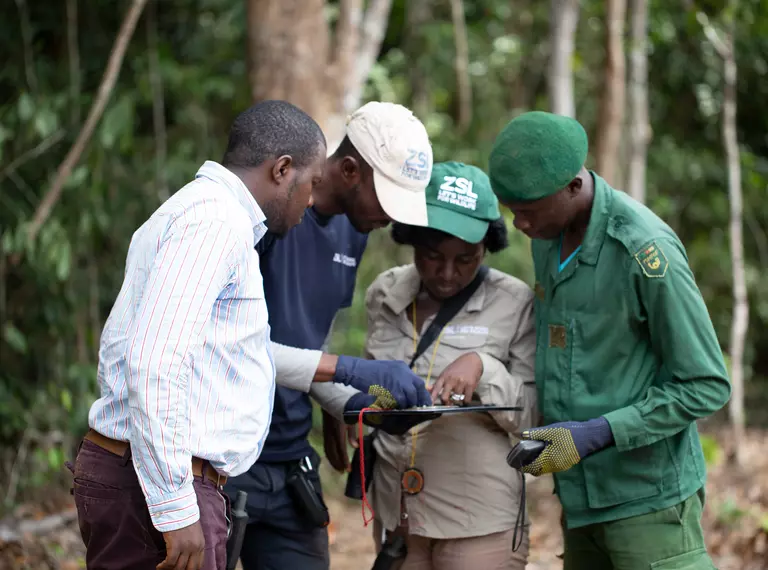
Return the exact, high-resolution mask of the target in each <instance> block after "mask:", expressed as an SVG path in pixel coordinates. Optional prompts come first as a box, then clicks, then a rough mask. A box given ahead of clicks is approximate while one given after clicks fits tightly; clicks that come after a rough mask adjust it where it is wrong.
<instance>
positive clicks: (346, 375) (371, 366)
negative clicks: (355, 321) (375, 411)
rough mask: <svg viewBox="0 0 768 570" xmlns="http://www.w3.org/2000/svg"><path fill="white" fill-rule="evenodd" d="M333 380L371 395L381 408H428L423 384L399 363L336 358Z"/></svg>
mask: <svg viewBox="0 0 768 570" xmlns="http://www.w3.org/2000/svg"><path fill="white" fill-rule="evenodd" d="M333 381H334V382H339V383H341V384H346V385H347V386H352V387H353V388H356V389H358V390H360V391H361V392H363V393H364V394H369V395H371V396H375V397H376V400H375V402H376V405H377V406H379V407H381V408H387V409H389V408H395V407H398V408H412V407H414V406H430V405H432V398H431V397H430V396H429V392H427V388H426V386H424V381H423V380H422V379H421V378H419V377H418V376H416V374H414V373H413V372H411V369H410V368H408V366H407V365H406V364H405V363H404V362H400V361H395V360H364V359H362V358H354V357H351V356H339V360H338V362H337V363H336V373H335V374H334V376H333Z"/></svg>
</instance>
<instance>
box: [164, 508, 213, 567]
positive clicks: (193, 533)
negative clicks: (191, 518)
mask: <svg viewBox="0 0 768 570" xmlns="http://www.w3.org/2000/svg"><path fill="white" fill-rule="evenodd" d="M163 538H164V539H165V560H163V561H162V562H161V563H160V564H158V565H157V570H200V568H202V567H203V556H204V554H205V537H204V536H203V527H202V526H200V521H199V520H198V521H197V522H196V523H194V524H192V525H190V526H186V527H184V528H180V529H178V530H171V531H168V532H164V533H163Z"/></svg>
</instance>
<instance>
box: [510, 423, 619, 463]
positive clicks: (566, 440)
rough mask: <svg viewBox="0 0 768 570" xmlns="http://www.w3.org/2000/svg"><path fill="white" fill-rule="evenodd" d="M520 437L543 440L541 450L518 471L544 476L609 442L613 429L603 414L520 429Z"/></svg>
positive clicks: (598, 449)
mask: <svg viewBox="0 0 768 570" xmlns="http://www.w3.org/2000/svg"><path fill="white" fill-rule="evenodd" d="M523 439H530V440H536V441H543V442H544V443H546V444H547V446H546V447H545V448H544V451H542V452H541V454H539V456H538V457H537V458H536V459H535V460H534V461H533V462H532V463H529V464H528V465H526V466H524V467H523V468H522V469H521V471H522V472H523V473H529V474H530V475H535V476H539V475H544V474H545V473H557V472H559V471H565V470H567V469H570V468H571V467H573V466H574V465H576V464H577V463H578V462H579V461H581V460H582V459H584V458H585V457H587V456H588V455H590V454H592V453H595V452H596V451H600V450H601V449H604V448H606V447H608V446H609V445H612V444H613V443H614V441H613V432H611V426H610V425H609V424H608V420H606V419H605V418H603V417H600V418H597V419H595V420H589V421H588V422H561V423H556V424H550V425H548V426H544V427H540V428H533V429H530V430H526V431H524V432H523Z"/></svg>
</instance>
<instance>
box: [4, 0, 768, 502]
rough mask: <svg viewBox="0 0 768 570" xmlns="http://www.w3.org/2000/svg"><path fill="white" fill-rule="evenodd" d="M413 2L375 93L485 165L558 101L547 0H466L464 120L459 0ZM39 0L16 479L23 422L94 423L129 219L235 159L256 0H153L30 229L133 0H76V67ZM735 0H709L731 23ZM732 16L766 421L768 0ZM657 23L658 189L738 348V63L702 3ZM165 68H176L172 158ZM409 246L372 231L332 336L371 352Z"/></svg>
mask: <svg viewBox="0 0 768 570" xmlns="http://www.w3.org/2000/svg"><path fill="white" fill-rule="evenodd" d="M336 4H337V2H335V1H334V2H331V3H330V5H329V11H328V17H329V18H330V19H332V18H335V17H336V16H335V14H337V10H336ZM414 5H415V2H407V1H406V0H395V2H394V3H393V10H392V15H391V18H390V23H389V28H388V30H387V34H386V37H385V42H384V46H383V49H382V52H381V54H380V57H379V60H378V62H377V64H376V65H375V66H374V68H373V70H372V72H371V74H370V77H369V80H368V83H367V85H366V88H365V93H364V96H365V98H366V99H381V100H388V101H397V102H401V103H404V104H406V105H409V106H411V107H412V108H413V109H414V110H415V111H416V112H417V114H419V115H420V117H421V118H422V119H423V120H424V122H425V124H426V125H427V128H428V130H429V133H430V136H431V138H432V141H433V144H434V154H435V159H436V160H448V159H451V160H461V161H464V162H468V163H471V164H476V165H478V166H480V167H486V166H487V156H488V152H489V150H490V147H491V145H492V143H493V139H494V137H495V135H496V134H497V133H498V132H499V130H500V129H501V128H502V127H503V125H504V124H505V123H506V122H507V121H508V120H509V119H510V118H512V117H513V116H515V115H516V114H518V113H520V112H522V111H524V110H527V109H533V108H539V109H546V108H547V98H546V66H547V62H548V53H549V35H548V34H549V3H547V2H540V1H534V0H515V1H514V2H507V1H501V0H465V7H466V18H467V29H468V41H469V53H470V62H469V63H470V64H469V74H470V80H471V84H472V96H473V104H472V113H473V115H472V121H471V124H470V125H469V128H468V129H467V131H466V132H461V131H460V130H459V129H458V127H457V124H456V116H457V109H458V101H457V88H456V77H455V69H454V40H453V29H452V24H451V18H450V8H449V6H448V4H447V3H437V2H431V3H430V5H431V8H430V10H431V13H429V14H427V16H428V17H427V19H426V21H424V22H423V23H421V24H419V25H417V26H410V24H409V17H408V12H409V10H412V9H413V7H414ZM116 6H118V9H116ZM27 7H28V12H29V28H30V30H31V32H32V38H31V41H30V42H26V41H25V39H24V38H23V37H22V34H21V29H22V26H21V25H20V21H19V17H20V15H19V12H18V10H15V9H14V8H13V6H12V4H9V5H8V9H7V10H6V12H5V15H6V16H7V17H6V18H5V19H4V20H3V21H2V23H1V24H0V28H2V31H3V33H2V34H0V51H2V53H8V54H14V56H13V57H11V58H7V61H4V64H3V65H2V66H0V89H1V90H2V92H3V97H1V98H0V165H2V166H0V360H1V362H2V365H1V366H0V481H4V479H5V478H6V477H7V476H8V473H7V471H4V470H6V467H4V466H6V465H10V464H11V463H12V460H13V458H14V457H15V456H16V451H17V443H18V442H19V441H20V439H21V438H22V436H23V434H24V433H25V431H26V430H30V429H33V430H34V431H36V432H39V433H46V432H55V431H61V432H62V433H65V434H70V435H71V437H72V438H77V437H79V435H81V434H82V433H83V431H84V430H85V429H86V427H87V411H88V408H89V406H90V404H91V402H92V401H93V399H94V398H95V397H96V394H97V383H96V363H97V353H98V341H99V335H100V330H101V327H102V326H103V322H104V319H105V318H106V316H107V314H108V312H109V310H110V308H111V306H112V303H113V301H114V298H115V295H116V294H117V291H118V290H119V287H120V283H121V281H122V277H123V265H124V260H125V255H126V251H127V247H128V244H129V242H130V239H131V235H132V233H133V232H134V231H135V230H136V228H137V227H138V226H139V225H140V224H141V223H142V222H143V221H144V220H145V219H146V218H147V217H148V215H149V214H150V213H151V212H152V211H153V210H154V209H155V208H156V207H157V206H158V205H159V204H160V203H161V201H162V200H163V198H164V196H165V194H164V192H165V190H166V189H167V190H168V191H170V192H173V191H175V190H176V189H178V188H180V187H181V186H182V185H184V184H185V183H186V182H187V181H188V180H189V179H190V178H191V177H192V176H193V175H194V173H195V171H196V169H197V168H198V166H199V165H200V164H201V163H202V162H203V161H204V160H206V159H214V160H216V159H219V158H220V156H221V154H222V152H223V149H224V146H225V144H226V137H227V128H228V125H229V123H230V121H231V119H232V118H233V116H234V115H235V114H236V113H237V112H238V111H240V110H241V109H243V108H244V107H245V106H247V105H248V103H249V100H250V89H249V86H248V82H247V71H246V70H247V62H246V49H245V42H246V35H247V34H246V28H245V22H246V18H245V2H228V1H226V0H163V1H162V2H155V6H154V7H155V10H156V24H157V38H158V42H157V53H156V59H157V62H158V64H157V69H154V68H153V67H152V61H154V59H153V58H152V57H151V55H152V54H151V53H150V47H149V43H148V34H147V31H148V30H147V26H148V24H149V20H148V18H147V14H146V13H145V14H144V15H143V16H142V18H141V20H140V21H139V24H138V27H137V29H136V33H135V35H134V37H133V39H132V40H131V42H130V45H129V47H128V51H127V54H126V58H125V61H124V65H123V69H122V71H121V74H120V77H119V79H118V81H117V84H116V87H115V90H114V92H113V94H112V97H111V99H110V102H109V104H108V105H107V108H106V111H105V114H104V116H103V117H102V119H101V121H100V122H99V124H98V126H97V128H96V131H95V133H94V136H93V139H92V140H91V143H90V144H89V146H88V147H87V149H86V150H85V152H84V153H83V155H82V157H81V159H80V161H79V162H78V164H77V166H76V168H75V169H74V171H73V173H72V175H71V176H70V177H69V179H68V180H67V183H66V184H65V187H64V191H63V195H62V197H61V200H60V201H59V203H58V204H57V205H56V207H55V208H54V210H53V213H52V216H51V218H50V219H49V220H48V221H47V223H46V224H45V225H44V227H43V228H42V231H41V233H40V235H39V237H38V239H37V240H36V241H35V242H34V243H28V242H27V240H26V233H25V232H26V228H27V225H28V224H29V222H30V221H31V219H32V216H33V214H34V212H35V209H36V208H37V207H38V206H39V204H40V201H41V200H42V198H43V196H44V195H45V192H46V191H47V189H48V188H49V185H50V182H51V180H52V178H53V176H54V175H55V172H56V169H57V167H58V165H59V164H60V163H61V161H62V160H63V158H64V156H65V155H66V153H67V151H68V149H69V148H70V146H71V145H72V143H73V142H74V140H75V138H76V136H77V133H78V130H79V127H80V125H81V124H82V122H83V120H84V118H85V116H86V115H87V112H88V109H89V106H90V104H91V103H92V102H93V99H94V97H95V96H96V90H97V86H98V83H99V81H100V79H101V77H102V74H103V72H104V68H105V66H106V63H107V59H108V55H109V50H110V48H111V45H112V42H113V40H114V36H115V34H116V33H117V30H118V28H119V25H120V20H121V18H122V15H123V10H124V7H123V6H121V5H119V4H115V3H109V2H107V3H104V2H98V1H96V0H78V14H79V21H78V24H79V35H78V37H77V45H78V48H79V54H78V55H79V67H78V68H77V69H73V68H71V67H70V61H71V59H70V54H69V53H68V48H67V46H68V41H67V18H66V10H65V3H63V2H62V3H53V4H50V5H49V4H46V3H40V2H38V3H34V2H27ZM721 8H722V7H718V6H716V5H715V4H714V3H711V2H709V3H707V6H706V10H707V13H708V14H709V16H710V18H711V19H713V21H717V22H718V23H720V11H721ZM734 17H735V29H736V54H737V60H738V65H739V79H738V81H739V83H738V131H739V133H738V134H739V140H740V142H741V150H742V173H743V183H744V205H745V230H744V232H745V233H744V241H745V253H746V262H747V282H748V283H747V284H748V288H749V296H750V330H749V337H748V344H747V354H746V358H747V363H748V368H747V375H748V379H749V383H748V385H747V394H748V400H747V404H748V413H749V418H750V421H751V422H755V423H758V422H765V421H768V417H766V415H765V414H766V412H764V410H768V401H766V399H767V398H766V396H765V393H766V391H765V389H764V386H765V381H766V380H765V377H766V375H768V326H766V324H768V281H766V280H765V279H761V277H762V274H763V271H764V268H765V267H766V266H768V232H767V231H766V229H765V228H768V209H767V208H765V206H764V197H765V191H766V186H767V185H768V139H767V138H766V136H765V133H766V132H768V115H766V113H765V112H764V109H763V107H764V101H765V100H767V99H768V82H767V81H765V76H766V72H768V61H766V56H765V54H766V53H768V13H766V11H765V10H764V9H761V2H760V0H742V1H741V2H740V3H739V8H738V11H737V12H736V13H735V15H734ZM603 18H604V7H603V3H602V2H597V1H595V0H589V1H587V2H584V3H582V11H581V13H580V17H579V29H578V34H577V39H576V53H575V54H574V59H573V65H574V72H575V89H576V103H577V116H578V117H579V119H580V120H582V122H584V124H585V125H586V127H587V129H588V131H589V132H590V134H594V132H595V127H596V118H597V112H598V102H599V96H600V93H601V89H602V81H603V64H604V53H603V34H604V25H603ZM648 28H649V41H650V47H649V53H650V61H649V69H650V78H649V80H650V119H651V125H652V131H653V138H652V140H651V144H650V148H649V154H648V202H649V205H650V206H651V207H652V208H653V209H654V210H655V211H657V212H658V213H659V214H660V215H661V216H662V217H663V218H664V219H665V220H666V221H667V222H668V223H669V224H670V225H671V226H672V227H673V228H674V229H675V231H677V232H678V233H679V234H680V236H681V237H682V239H683V241H684V243H685V244H686V247H687V251H688V255H689V258H690V261H691V265H692V267H693V269H694V272H695V275H696V277H697V280H698V282H699V285H700V287H701V290H702V294H703V295H704V298H705V300H706V302H707V304H708V306H709V309H710V312H711V315H712V318H713V321H714V323H715V326H716V329H717V332H718V335H719V338H720V339H721V343H722V346H723V347H724V348H727V346H728V342H729V328H730V318H731V306H732V294H731V271H730V252H729V241H728V214H729V212H728V208H729V203H728V196H727V174H726V166H725V160H724V153H723V145H722V140H721V132H720V116H719V112H720V106H721V102H722V95H721V81H722V62H721V61H720V60H719V58H718V56H717V54H716V53H715V51H714V50H713V49H712V47H711V46H710V45H709V43H708V42H707V41H706V39H705V38H704V35H703V34H702V32H701V29H700V25H699V24H698V23H697V21H696V19H695V15H694V14H693V12H692V11H690V10H685V9H684V8H683V6H681V5H679V4H678V3H668V2H662V1H661V0H652V2H651V13H650V22H649V27H648ZM285 64H286V65H293V64H294V63H293V62H285ZM152 73H154V74H155V75H156V78H159V79H160V80H161V81H162V86H163V90H162V94H163V103H164V115H165V121H164V126H165V133H164V135H165V140H166V145H165V147H166V152H165V157H164V159H163V161H162V162H160V159H162V154H161V153H159V149H160V147H159V143H160V140H161V139H160V133H158V132H156V131H155V125H154V104H155V93H154V91H153V87H152V85H153V82H152ZM275 73H280V70H279V69H277V70H275ZM73 78H75V79H78V78H79V79H78V81H77V83H75V84H73V83H72V81H73ZM509 222H510V229H511V228H512V226H511V220H509ZM16 254H23V256H22V262H21V263H19V264H14V263H12V260H13V259H14V257H15V255H16ZM410 261H411V252H410V251H409V250H408V248H402V247H399V246H396V245H395V244H393V243H392V241H391V239H390V238H389V236H388V233H387V231H385V230H380V231H377V232H375V233H374V234H373V235H371V237H370V241H369V246H368V254H367V255H366V257H365V259H364V261H363V263H362V265H361V267H360V272H359V277H358V282H357V294H356V296H355V299H354V302H353V305H352V307H351V309H350V311H348V312H347V314H345V315H343V317H342V320H341V321H340V322H339V327H338V328H337V331H336V336H335V338H334V343H333V345H334V347H335V349H336V350H339V351H342V352H346V353H349V354H359V353H360V352H361V350H362V347H363V344H364V342H365V334H366V331H365V328H366V316H365V307H364V294H365V290H366V288H367V286H368V285H369V284H370V283H371V281H372V280H373V279H374V278H375V277H376V276H377V275H378V274H379V273H380V272H382V271H384V270H385V269H387V268H389V267H391V266H393V265H396V264H404V263H409V262H410ZM487 261H488V263H489V264H490V265H492V266H494V267H497V268H499V269H502V270H504V271H507V272H510V273H512V274H514V275H517V276H519V277H520V278H522V279H524V280H526V281H528V282H530V281H531V273H532V271H531V261H530V255H529V243H528V241H527V239H526V238H525V237H524V236H522V235H520V234H519V233H517V232H515V231H513V230H512V231H511V245H510V247H509V248H508V249H507V250H506V251H504V252H501V253H499V254H497V255H495V256H492V257H490V258H489V259H488V260H487ZM316 443H317V441H316ZM55 445H59V449H60V450H64V452H63V453H64V455H63V456H61V455H57V454H56V453H58V452H56V453H54V452H50V451H49V449H50V448H51V447H52V446H50V445H49V446H47V447H45V446H43V447H44V448H45V450H44V451H42V449H43V448H42V447H41V451H39V453H38V455H35V453H31V454H30V455H29V457H30V459H29V460H28V461H29V462H30V465H29V466H28V468H29V469H32V468H33V469H34V470H35V473H37V475H36V477H38V478H42V479H43V480H44V479H46V478H48V477H49V475H50V473H52V472H55V471H56V469H57V467H56V465H55V464H59V465H60V462H61V460H62V459H63V458H64V457H68V445H69V443H68V442H63V443H58V444H55ZM55 445H54V446H53V447H55ZM704 445H705V450H706V453H707V456H708V460H709V461H717V458H718V457H719V452H718V451H717V449H716V448H715V447H713V446H711V445H710V444H709V443H706V442H705V444H704ZM50 453H53V454H52V455H51V454H50ZM46 466H47V467H46ZM29 469H28V470H29ZM51 469H53V471H51ZM37 482H39V481H35V483H37ZM0 486H2V484H0ZM20 491H22V489H20Z"/></svg>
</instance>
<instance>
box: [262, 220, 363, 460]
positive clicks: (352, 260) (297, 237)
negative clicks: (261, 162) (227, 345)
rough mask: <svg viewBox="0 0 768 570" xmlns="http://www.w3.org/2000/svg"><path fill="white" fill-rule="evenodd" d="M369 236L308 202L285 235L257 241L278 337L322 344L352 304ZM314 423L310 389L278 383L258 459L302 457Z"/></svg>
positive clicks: (271, 321) (307, 344)
mask: <svg viewBox="0 0 768 570" xmlns="http://www.w3.org/2000/svg"><path fill="white" fill-rule="evenodd" d="M367 241H368V236H367V234H362V233H360V232H358V231H357V230H355V228H354V227H352V224H351V223H350V221H349V219H347V217H346V216H344V215H338V216H332V217H325V216H322V215H320V214H319V213H317V212H316V211H315V210H314V208H308V209H307V210H306V212H305V215H304V219H303V220H302V222H301V223H300V224H299V225H298V226H296V227H294V228H293V229H291V230H290V231H289V232H288V233H287V234H286V235H285V237H282V238H276V237H275V236H274V235H273V234H267V235H266V236H265V237H264V238H263V239H262V240H261V241H260V242H259V243H258V244H257V246H256V250H257V251H258V252H259V256H260V264H261V274H262V276H263V278H264V294H265V296H266V300H267V307H268V308H269V326H270V327H271V329H272V340H273V341H274V342H277V343H279V344H284V345H287V346H294V347H296V348H309V349H313V350H319V349H320V348H321V347H322V346H323V343H324V341H325V339H326V337H327V336H328V333H329V332H330V329H331V323H332V322H333V318H334V317H335V316H336V312H337V311H338V310H339V309H341V308H343V307H349V306H350V305H351V304H352V296H353V295H354V292H355V280H356V278H357V268H358V266H359V265H360V258H361V257H362V256H363V252H364V251H365V246H366V244H367ZM311 429H312V403H311V400H310V398H309V395H308V394H305V393H303V392H299V391H297V390H289V389H288V388H283V387H281V386H278V387H277V389H276V390H275V406H274V409H273V411H272V423H271V425H270V428H269V435H268V436H267V441H266V442H265V444H264V449H263V451H262V453H261V457H260V458H259V461H260V462H267V463H276V462H282V461H293V460H299V459H301V458H302V457H304V456H305V455H307V454H308V453H310V452H311V450H312V447H311V446H310V444H309V441H307V436H308V435H309V431H310V430H311Z"/></svg>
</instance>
